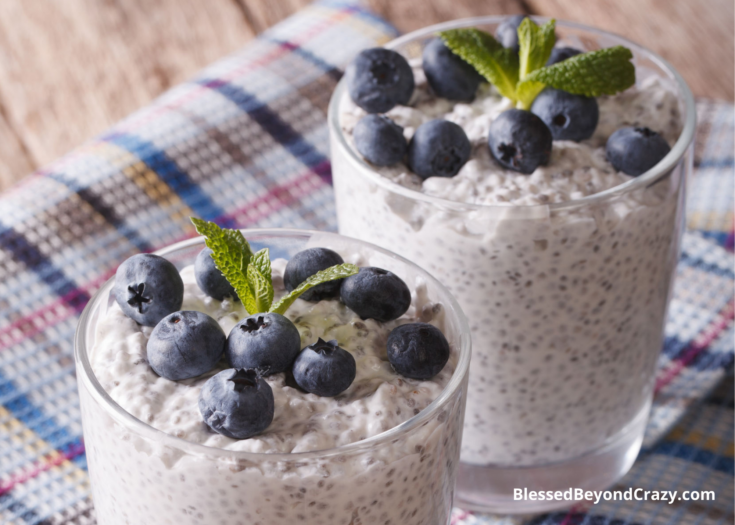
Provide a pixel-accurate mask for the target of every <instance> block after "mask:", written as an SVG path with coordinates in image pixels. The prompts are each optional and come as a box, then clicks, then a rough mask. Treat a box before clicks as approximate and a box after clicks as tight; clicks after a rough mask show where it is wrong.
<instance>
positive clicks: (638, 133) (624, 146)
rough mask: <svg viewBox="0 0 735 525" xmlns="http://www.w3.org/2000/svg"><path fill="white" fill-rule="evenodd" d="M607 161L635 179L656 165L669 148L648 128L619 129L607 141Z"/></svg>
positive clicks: (663, 140) (664, 141)
mask: <svg viewBox="0 0 735 525" xmlns="http://www.w3.org/2000/svg"><path fill="white" fill-rule="evenodd" d="M606 149H607V160H608V161H610V164H612V165H613V167H614V168H615V169H616V170H618V171H622V172H623V173H627V174H628V175H632V176H633V177H637V176H638V175H641V174H643V173H645V172H647V171H648V170H650V169H651V168H653V167H654V166H655V165H656V164H658V163H659V162H660V161H661V159H663V158H664V157H665V156H666V155H667V154H668V153H669V151H671V148H670V147H669V145H668V143H667V142H666V140H665V139H664V138H663V137H662V136H661V135H659V134H658V133H656V132H655V131H652V130H650V129H648V128H641V127H636V128H620V129H619V130H617V131H616V132H615V133H613V134H612V135H610V138H609V139H607V148H606Z"/></svg>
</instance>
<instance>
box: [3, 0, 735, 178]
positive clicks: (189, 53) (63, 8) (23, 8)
mask: <svg viewBox="0 0 735 525" xmlns="http://www.w3.org/2000/svg"><path fill="white" fill-rule="evenodd" d="M366 1H367V3H368V4H369V5H370V6H371V7H372V8H373V9H374V10H375V11H376V12H377V13H378V14H380V15H382V16H383V17H385V18H386V19H388V20H389V21H390V22H392V23H393V24H395V25H396V26H397V27H398V28H399V29H400V30H402V31H410V30H412V29H416V28H419V27H422V26H425V25H428V24H433V23H436V22H440V21H446V20H451V19H454V18H462V17H468V16H475V15H490V14H510V13H528V14H538V15H547V16H554V17H555V18H558V19H567V20H573V21H578V22H583V23H585V24H589V25H593V26H598V27H601V28H603V29H606V30H609V31H613V32H616V33H619V34H622V35H624V36H626V37H628V38H630V39H632V40H635V41H637V42H640V43H641V44H643V45H644V46H647V47H649V48H651V49H653V50H654V51H656V52H658V53H659V54H661V55H662V56H663V57H664V58H666V59H667V60H669V61H670V62H671V63H672V64H673V65H674V66H675V67H676V68H677V69H678V70H679V71H680V72H681V73H682V74H683V75H684V77H685V78H686V79H687V81H688V82H689V84H690V86H691V87H692V90H693V91H694V94H695V95H696V96H701V97H709V98H715V99H722V100H728V101H732V100H733V76H734V72H733V69H734V68H733V64H734V63H735V57H734V54H733V33H734V30H733V0H700V1H693V0H614V1H613V0H585V1H584V2H582V1H579V0H366ZM308 3H309V2H308V0H205V1H201V0H61V1H56V0H46V1H39V0H33V1H27V0H2V2H0V190H2V189H4V188H6V187H8V186H9V185H10V184H12V183H13V182H14V181H18V180H20V179H21V178H22V177H24V176H25V175H27V174H28V173H30V172H31V171H33V170H34V169H35V168H37V167H39V166H42V165H44V164H46V163H48V162H50V161H52V160H53V159H55V158H56V157H58V156H60V155H62V154H64V153H65V152H67V151H69V150H70V149H72V148H73V147H74V146H76V145H78V144H80V143H81V142H83V141H84V140H86V139H88V138H90V137H92V136H94V135H95V134H97V133H99V132H101V131H103V130H104V129H105V128H107V127H108V126H109V125H111V124H113V123H114V122H115V121H117V120H118V119H120V118H122V117H124V116H125V115H127V114H128V113H130V112H132V111H133V110H135V109H137V108H139V107H140V106H143V105H144V104H146V103H148V102H149V101H150V100H152V99H153V98H154V97H155V96H157V95H159V94H160V93H162V92H163V91H164V90H166V89H167V88H169V87H170V86H172V85H174V84H176V83H177V82H181V81H182V80H184V79H186V78H188V77H190V76H191V75H192V74H194V73H195V72H196V71H197V70H198V69H200V68H201V67H203V66H205V65H206V64H208V63H209V62H212V61H214V60H216V59H217V58H219V57H221V56H223V55H225V54H228V53H230V52H232V51H233V50H235V49H237V48H238V47H240V46H242V45H243V44H245V43H246V42H247V41H248V40H250V39H251V38H253V37H254V36H255V35H256V34H258V33H259V32H261V31H263V30H264V29H266V28H268V27H269V26H271V25H273V24H275V23H277V22H278V21H279V20H281V19H283V18H285V17H287V16H288V15H290V14H291V13H293V12H294V11H296V10H298V9H299V8H301V7H303V6H304V5H306V4H308Z"/></svg>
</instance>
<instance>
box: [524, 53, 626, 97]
mask: <svg viewBox="0 0 735 525" xmlns="http://www.w3.org/2000/svg"><path fill="white" fill-rule="evenodd" d="M632 58H633V53H632V52H631V51H630V49H628V48H627V47H623V46H615V47H608V48H605V49H600V50H599V51H592V52H590V53H584V54H581V55H577V56H573V57H571V58H568V59H566V60H564V61H562V62H559V63H557V64H554V65H553V66H549V67H543V68H541V69H537V70H536V71H534V72H532V73H531V74H529V75H528V76H526V78H525V79H524V81H534V82H540V83H542V84H546V85H547V86H551V87H553V88H555V89H562V90H564V91H567V92H569V93H573V94H575V95H584V96H586V97H599V96H600V95H614V94H615V93H619V92H621V91H624V90H626V89H628V88H629V87H630V86H632V85H633V84H635V66H634V65H633V63H632V62H631V59H632Z"/></svg>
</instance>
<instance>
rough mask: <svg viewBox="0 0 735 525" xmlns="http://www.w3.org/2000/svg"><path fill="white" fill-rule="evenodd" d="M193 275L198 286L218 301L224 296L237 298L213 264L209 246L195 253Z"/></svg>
mask: <svg viewBox="0 0 735 525" xmlns="http://www.w3.org/2000/svg"><path fill="white" fill-rule="evenodd" d="M194 277H195V278H196V281H197V284H198V285H199V288H201V289H202V291H203V292H204V293H205V294H207V295H208V296H210V297H214V298H215V299H217V300H218V301H221V300H222V299H224V298H225V297H232V298H233V299H235V300H236V301H237V300H238V297H237V292H235V289H234V288H233V287H232V285H231V284H230V283H229V282H228V281H227V279H225V276H224V275H222V272H221V271H219V270H218V269H217V266H215V264H214V259H212V250H210V249H209V248H204V249H203V250H202V251H201V252H199V255H197V258H196V261H194Z"/></svg>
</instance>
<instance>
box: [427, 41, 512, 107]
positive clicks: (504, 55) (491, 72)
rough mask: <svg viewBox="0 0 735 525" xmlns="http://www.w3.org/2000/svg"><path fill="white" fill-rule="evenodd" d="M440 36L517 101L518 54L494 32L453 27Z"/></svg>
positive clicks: (455, 52) (498, 87)
mask: <svg viewBox="0 0 735 525" xmlns="http://www.w3.org/2000/svg"><path fill="white" fill-rule="evenodd" d="M439 36H440V37H441V39H442V40H443V41H444V43H445V44H446V45H447V47H448V48H449V49H450V50H451V51H452V53H454V54H455V55H457V56H459V57H460V58H462V60H464V61H465V62H467V63H468V64H470V65H471V66H472V67H474V68H475V69H476V70H477V72H478V73H480V74H481V75H482V76H483V77H485V78H486V79H487V81H488V82H490V83H491V84H493V85H494V86H495V87H496V88H497V90H498V91H499V92H500V94H501V95H503V96H504V97H507V98H509V99H511V100H513V101H515V100H516V84H518V54H517V53H515V51H513V50H512V49H506V48H504V47H503V46H502V45H501V44H500V42H498V41H497V40H495V38H494V37H493V36H492V35H491V34H490V33H486V32H484V31H480V30H479V29H475V28H472V29H450V30H448V31H442V32H441V33H439Z"/></svg>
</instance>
